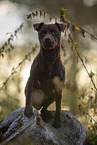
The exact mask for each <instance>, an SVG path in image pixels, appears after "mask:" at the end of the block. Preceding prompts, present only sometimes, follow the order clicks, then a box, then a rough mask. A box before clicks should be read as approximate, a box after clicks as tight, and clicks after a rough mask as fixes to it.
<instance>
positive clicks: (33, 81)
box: [24, 22, 65, 128]
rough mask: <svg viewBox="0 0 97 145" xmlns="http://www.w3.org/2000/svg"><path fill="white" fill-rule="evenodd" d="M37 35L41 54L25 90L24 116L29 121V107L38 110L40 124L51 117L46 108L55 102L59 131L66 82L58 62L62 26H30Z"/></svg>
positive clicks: (57, 24) (40, 24) (63, 69)
mask: <svg viewBox="0 0 97 145" xmlns="http://www.w3.org/2000/svg"><path fill="white" fill-rule="evenodd" d="M33 27H34V29H35V30H36V31H37V32H38V38H39V42H40V51H39V53H38V55H37V56H36V58H35V59H34V61H33V64H32V66H31V71H30V77H29V79H28V81H27V84H26V88H25V95H26V107H25V111H24V114H25V116H27V117H28V118H30V117H31V115H32V114H33V111H32V106H33V107H35V108H36V109H37V110H40V109H41V108H42V109H41V116H42V118H43V120H46V118H49V117H51V116H52V112H51V111H48V110H47V108H48V106H49V105H50V104H52V103H53V102H54V101H55V103H56V113H55V117H54V121H53V124H52V125H53V126H54V127H55V128H59V127H61V99H62V86H63V84H64V81H65V67H64V65H63V64H62V62H61V59H60V39H61V32H62V31H63V32H64V29H65V28H64V25H63V24H59V23H55V24H44V23H43V22H41V23H36V24H34V25H33Z"/></svg>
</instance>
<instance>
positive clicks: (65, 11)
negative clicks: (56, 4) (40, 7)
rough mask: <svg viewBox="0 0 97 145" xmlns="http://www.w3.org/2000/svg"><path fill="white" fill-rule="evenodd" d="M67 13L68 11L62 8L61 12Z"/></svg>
mask: <svg viewBox="0 0 97 145" xmlns="http://www.w3.org/2000/svg"><path fill="white" fill-rule="evenodd" d="M67 12H68V10H66V9H64V8H61V11H60V13H61V14H67Z"/></svg>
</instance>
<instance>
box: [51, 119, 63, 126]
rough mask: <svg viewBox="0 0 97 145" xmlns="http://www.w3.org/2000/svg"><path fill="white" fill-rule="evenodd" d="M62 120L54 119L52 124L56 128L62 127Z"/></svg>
mask: <svg viewBox="0 0 97 145" xmlns="http://www.w3.org/2000/svg"><path fill="white" fill-rule="evenodd" d="M61 125H62V124H61V120H54V122H53V124H52V126H53V127H55V128H60V127H61Z"/></svg>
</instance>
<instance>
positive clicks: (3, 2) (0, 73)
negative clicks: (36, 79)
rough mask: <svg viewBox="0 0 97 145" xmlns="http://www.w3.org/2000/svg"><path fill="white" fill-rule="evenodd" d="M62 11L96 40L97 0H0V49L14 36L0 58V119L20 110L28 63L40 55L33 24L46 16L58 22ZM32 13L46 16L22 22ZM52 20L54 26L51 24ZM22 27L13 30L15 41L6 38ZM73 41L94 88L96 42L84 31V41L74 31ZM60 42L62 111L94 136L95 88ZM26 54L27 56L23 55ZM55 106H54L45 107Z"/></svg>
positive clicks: (64, 40)
mask: <svg viewBox="0 0 97 145" xmlns="http://www.w3.org/2000/svg"><path fill="white" fill-rule="evenodd" d="M61 8H64V9H67V10H68V12H67V15H66V18H67V19H68V20H70V21H71V22H72V23H74V24H76V26H78V27H81V28H83V29H85V30H86V31H88V32H89V33H91V34H93V35H95V36H97V0H68V1H65V0H0V49H1V48H2V46H3V45H4V46H5V47H6V43H5V42H7V40H8V39H9V38H10V37H12V38H13V41H12V45H13V46H14V49H13V47H11V48H12V49H10V48H9V49H8V47H7V48H6V50H9V51H5V52H4V55H2V56H0V88H1V89H0V120H2V119H4V118H5V117H6V116H7V115H8V114H9V113H10V112H12V111H13V110H15V109H17V108H19V107H24V106H25V95H24V89H25V85H26V82H27V79H28V77H29V75H30V67H31V64H32V61H33V59H34V58H35V56H36V55H37V53H38V51H39V41H38V36H37V32H36V31H34V30H33V24H34V23H36V22H41V21H44V22H45V23H49V17H48V16H54V17H55V18H58V19H59V18H60V10H61ZM36 10H37V11H38V10H39V11H40V10H41V11H46V12H47V13H48V16H45V18H43V17H41V18H40V17H36V18H33V19H27V15H28V14H30V13H31V12H35V11H36ZM51 22H52V23H54V20H53V19H52V21H51ZM22 23H24V27H23V28H22V30H21V29H18V33H17V35H16V37H15V36H11V35H13V34H14V33H15V30H17V28H20V25H21V24H22ZM73 38H74V40H75V42H79V43H80V45H79V46H78V51H79V53H80V55H81V57H82V59H83V61H84V63H85V65H86V67H87V69H88V71H89V72H92V73H93V74H94V75H93V80H94V83H95V85H96V86H97V41H96V40H92V39H91V37H90V35H88V34H86V33H85V38H84V37H82V36H81V35H80V33H79V32H75V33H74V34H73ZM61 43H62V48H63V49H62V50H61V58H62V61H63V63H64V65H65V67H66V72H67V76H66V84H65V87H64V89H63V101H62V109H65V110H68V111H70V112H71V113H72V114H73V115H75V116H76V117H77V119H79V120H80V121H81V123H82V124H83V125H84V126H85V128H86V131H87V132H88V133H87V134H89V133H94V134H96V133H97V128H95V126H96V127H97V90H96V91H95V89H94V87H93V85H92V83H91V79H90V78H89V76H88V74H87V72H86V71H85V69H84V67H83V65H82V63H81V61H80V60H79V59H78V56H77V54H76V53H75V52H74V51H72V50H71V45H70V44H69V43H68V37H66V38H65V37H64V34H62V42H61ZM36 44H37V46H36ZM33 47H34V48H33ZM32 49H33V51H32ZM29 52H31V55H28V56H27V54H28V53H29ZM25 56H27V58H25ZM23 59H24V61H23V63H22V65H20V62H22V60H23ZM17 66H18V67H17ZM15 68H16V69H15ZM12 72H14V74H12ZM11 74H12V75H11ZM7 79H8V81H6V80H7ZM4 82H5V83H4ZM2 86H4V87H2ZM79 106H82V107H79ZM54 108H55V106H54V104H53V105H52V106H51V107H50V109H54ZM89 115H90V116H91V117H92V119H91V117H89ZM95 120H96V122H95ZM92 126H94V129H93V127H92Z"/></svg>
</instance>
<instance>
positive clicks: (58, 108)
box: [52, 90, 62, 128]
mask: <svg viewBox="0 0 97 145" xmlns="http://www.w3.org/2000/svg"><path fill="white" fill-rule="evenodd" d="M61 99H62V91H61V90H60V91H58V92H57V91H55V103H56V114H55V118H54V122H53V124H52V125H53V126H54V127H55V128H59V127H61Z"/></svg>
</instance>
